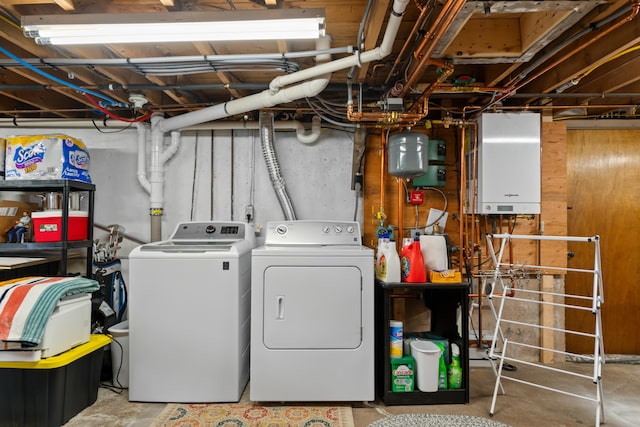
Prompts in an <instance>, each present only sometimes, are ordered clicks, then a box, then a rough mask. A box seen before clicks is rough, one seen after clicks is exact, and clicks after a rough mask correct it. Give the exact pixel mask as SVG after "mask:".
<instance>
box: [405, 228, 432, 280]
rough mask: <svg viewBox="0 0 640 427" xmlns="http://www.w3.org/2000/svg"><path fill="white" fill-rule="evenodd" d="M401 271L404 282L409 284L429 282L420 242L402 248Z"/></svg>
mask: <svg viewBox="0 0 640 427" xmlns="http://www.w3.org/2000/svg"><path fill="white" fill-rule="evenodd" d="M400 271H401V276H402V281H403V282H407V283H423V282H426V281H427V270H426V268H425V265H424V258H423V257H422V252H421V251H420V240H418V239H415V240H414V241H413V242H411V244H409V245H407V246H405V247H403V248H402V251H401V253H400Z"/></svg>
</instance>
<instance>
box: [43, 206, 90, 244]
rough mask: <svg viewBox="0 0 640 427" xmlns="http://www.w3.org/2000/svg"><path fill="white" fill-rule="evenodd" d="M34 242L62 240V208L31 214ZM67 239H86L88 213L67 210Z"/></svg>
mask: <svg viewBox="0 0 640 427" xmlns="http://www.w3.org/2000/svg"><path fill="white" fill-rule="evenodd" d="M31 222H32V223H33V241H34V242H59V241H60V240H62V210H59V209H56V210H50V211H42V212H34V213H33V214H32V215H31ZM67 227H68V230H67V240H86V239H87V237H88V231H89V213H88V212H86V211H69V217H68V220H67Z"/></svg>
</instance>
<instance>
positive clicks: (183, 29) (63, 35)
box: [22, 9, 325, 45]
mask: <svg viewBox="0 0 640 427" xmlns="http://www.w3.org/2000/svg"><path fill="white" fill-rule="evenodd" d="M22 29H23V31H24V34H25V36H27V37H33V38H35V39H36V43H38V44H42V45H67V44H108V43H160V42H194V41H233V40H296V39H318V38H320V37H322V36H324V35H325V17H324V9H279V10H273V9H271V10H266V11H253V10H252V11H225V12H170V13H138V14H136V13H127V14H101V13H96V14H83V15H48V16H42V15H40V16H38V15H33V16H23V17H22Z"/></svg>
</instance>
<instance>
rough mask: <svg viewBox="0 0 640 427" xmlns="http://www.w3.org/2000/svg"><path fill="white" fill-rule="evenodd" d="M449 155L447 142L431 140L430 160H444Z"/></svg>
mask: <svg viewBox="0 0 640 427" xmlns="http://www.w3.org/2000/svg"><path fill="white" fill-rule="evenodd" d="M446 157H447V143H446V142H445V141H442V140H438V139H430V140H429V157H428V160H429V161H430V162H444V161H445V160H446Z"/></svg>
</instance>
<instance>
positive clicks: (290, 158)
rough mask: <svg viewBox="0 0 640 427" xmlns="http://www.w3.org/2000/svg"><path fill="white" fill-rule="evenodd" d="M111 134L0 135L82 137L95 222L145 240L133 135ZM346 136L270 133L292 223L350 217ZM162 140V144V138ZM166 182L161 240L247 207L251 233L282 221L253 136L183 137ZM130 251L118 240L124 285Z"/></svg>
mask: <svg viewBox="0 0 640 427" xmlns="http://www.w3.org/2000/svg"><path fill="white" fill-rule="evenodd" d="M110 132H111V133H101V132H98V131H97V130H96V129H93V128H83V129H19V130H17V129H16V128H2V129H0V137H6V136H9V135H38V134H47V133H63V134H67V135H70V136H73V137H75V138H79V139H81V140H82V141H83V142H84V143H85V145H86V146H87V148H88V150H89V154H90V156H91V163H90V175H91V179H92V181H93V183H94V184H95V185H96V193H95V206H96V210H95V215H94V222H95V223H96V224H101V225H105V226H106V225H110V224H119V225H121V226H123V227H124V228H125V230H126V234H129V235H131V236H133V237H135V238H137V239H140V240H142V241H149V238H150V225H149V224H150V222H149V197H148V194H147V193H146V192H145V190H144V189H143V188H142V187H141V186H140V184H139V183H138V179H137V175H136V174H137V130H136V128H135V127H131V128H129V129H126V130H118V129H113V130H112V131H110ZM148 133H149V136H150V132H148ZM352 136H353V135H352V134H349V133H345V132H341V131H336V130H323V131H322V132H321V134H320V137H319V138H318V141H316V142H315V143H313V144H302V143H300V142H298V140H297V138H296V135H295V132H276V135H275V143H274V146H275V150H276V154H277V158H278V161H279V163H280V168H281V174H282V176H283V178H284V179H285V181H286V188H287V191H288V193H289V196H290V198H291V201H292V204H293V206H294V209H295V212H296V216H297V219H327V220H353V219H354V210H355V204H356V193H355V192H354V191H352V190H351V163H352V151H353V140H352ZM165 142H166V144H168V143H169V135H167V138H166V141H165ZM212 150H213V152H212ZM148 157H149V156H148V155H147V160H148ZM212 161H213V166H212ZM147 168H148V163H147ZM147 171H148V169H147ZM212 174H213V177H212ZM165 183H166V185H165V188H164V197H165V205H164V209H165V211H164V216H163V218H162V239H163V240H164V239H167V238H169V237H170V235H171V233H172V232H173V230H174V228H175V226H176V225H177V224H178V223H180V222H184V221H204V220H211V219H213V220H236V221H243V220H245V211H246V207H247V206H248V205H249V204H253V206H254V221H253V223H254V225H255V226H256V227H264V226H265V225H266V223H267V222H268V221H274V220H281V219H284V215H283V213H282V210H281V209H280V205H279V203H278V200H277V198H276V196H275V193H274V191H273V188H272V187H271V181H270V178H269V174H268V172H267V168H266V165H265V162H264V160H263V157H262V149H261V142H260V137H259V132H258V131H257V130H235V131H230V130H224V131H222V130H216V131H211V130H201V131H185V132H184V133H183V135H182V142H181V145H180V147H179V149H178V152H177V153H176V154H175V156H174V157H173V158H172V159H171V160H170V161H169V162H168V163H167V164H166V179H165ZM106 236H107V232H104V231H102V230H98V229H96V230H95V233H94V238H100V239H101V240H105V238H106ZM259 237H261V236H259ZM259 242H260V239H259ZM137 245H138V244H137V243H134V242H128V243H127V242H126V241H125V242H123V247H122V249H121V250H120V251H119V252H118V257H119V258H121V259H123V270H124V271H125V279H126V277H127V276H126V265H127V264H126V258H127V256H128V253H129V252H130V250H131V249H133V248H134V247H135V246H137Z"/></svg>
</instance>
